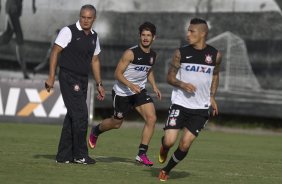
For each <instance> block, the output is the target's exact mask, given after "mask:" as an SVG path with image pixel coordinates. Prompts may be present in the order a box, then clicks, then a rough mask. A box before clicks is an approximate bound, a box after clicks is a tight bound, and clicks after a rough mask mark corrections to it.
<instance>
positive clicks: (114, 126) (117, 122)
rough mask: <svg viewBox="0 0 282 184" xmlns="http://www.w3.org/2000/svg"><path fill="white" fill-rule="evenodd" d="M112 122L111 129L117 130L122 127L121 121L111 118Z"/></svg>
mask: <svg viewBox="0 0 282 184" xmlns="http://www.w3.org/2000/svg"><path fill="white" fill-rule="evenodd" d="M112 122H113V128H114V129H119V128H120V127H121V125H122V122H123V119H115V118H112Z"/></svg>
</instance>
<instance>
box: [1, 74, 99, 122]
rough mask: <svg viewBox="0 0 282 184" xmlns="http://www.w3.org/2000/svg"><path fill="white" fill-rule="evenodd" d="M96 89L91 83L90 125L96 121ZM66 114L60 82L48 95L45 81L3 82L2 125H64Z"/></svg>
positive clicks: (89, 92)
mask: <svg viewBox="0 0 282 184" xmlns="http://www.w3.org/2000/svg"><path fill="white" fill-rule="evenodd" d="M93 89H94V87H93V84H92V83H89V84H88V93H87V105H88V111H89V112H88V113H89V120H90V121H89V122H91V121H92V118H93V106H94V103H93V91H94V90H93ZM66 112H67V109H66V107H65V105H64V102H63V98H62V95H61V92H60V87H59V84H58V82H55V85H54V89H53V90H52V91H51V92H50V93H48V92H47V91H46V90H45V88H44V81H42V80H20V79H1V80H0V122H27V123H28V122H30V123H62V122H63V119H64V116H65V114H66Z"/></svg>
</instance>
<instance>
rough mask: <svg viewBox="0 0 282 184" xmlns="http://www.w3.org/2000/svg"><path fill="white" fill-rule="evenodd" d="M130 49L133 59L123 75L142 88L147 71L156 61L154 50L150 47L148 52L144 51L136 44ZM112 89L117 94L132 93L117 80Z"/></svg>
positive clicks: (126, 94) (145, 80) (125, 94)
mask: <svg viewBox="0 0 282 184" xmlns="http://www.w3.org/2000/svg"><path fill="white" fill-rule="evenodd" d="M130 49H131V50H132V52H133V54H134V59H133V61H132V62H131V63H129V65H128V66H127V68H126V69H125V71H124V73H123V75H124V77H125V78H126V79H127V80H128V81H130V82H132V83H133V84H135V85H138V86H140V88H141V89H144V88H145V84H146V82H147V77H148V72H149V71H150V69H151V67H152V66H153V65H154V64H155V61H156V52H154V51H153V50H152V49H151V50H150V52H149V53H145V52H144V51H143V50H142V49H141V48H140V47H139V46H138V45H136V46H134V47H131V48H130ZM113 90H114V91H115V92H116V94H117V95H119V96H131V95H134V93H133V92H132V91H131V90H130V89H129V87H127V86H126V85H124V84H123V83H121V82H119V81H118V80H116V81H115V85H114V87H113Z"/></svg>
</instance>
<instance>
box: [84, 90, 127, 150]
mask: <svg viewBox="0 0 282 184" xmlns="http://www.w3.org/2000/svg"><path fill="white" fill-rule="evenodd" d="M112 98H113V107H114V114H113V116H112V117H111V118H106V119H104V120H103V121H102V122H101V123H100V124H98V125H96V126H93V127H92V129H91V132H90V135H89V139H88V144H89V147H90V148H92V149H93V148H95V147H96V144H97V140H98V136H99V135H100V134H102V133H104V132H106V131H109V130H111V129H118V128H120V126H121V125H122V122H123V119H124V116H125V115H126V114H127V112H128V111H129V110H130V108H131V105H130V103H129V97H122V96H118V95H116V93H115V92H114V91H112Z"/></svg>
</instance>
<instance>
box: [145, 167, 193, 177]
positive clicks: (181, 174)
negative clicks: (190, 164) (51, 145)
mask: <svg viewBox="0 0 282 184" xmlns="http://www.w3.org/2000/svg"><path fill="white" fill-rule="evenodd" d="M160 170H161V169H160V168H155V167H148V169H144V171H146V172H151V176H152V177H158V176H159V173H160ZM188 176H190V173H189V172H186V171H174V170H172V171H171V172H170V174H169V180H171V179H180V178H186V177H188Z"/></svg>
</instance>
